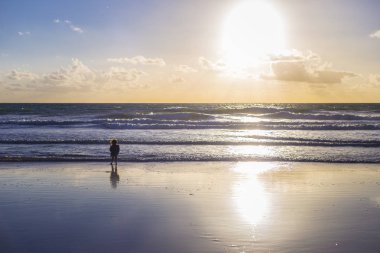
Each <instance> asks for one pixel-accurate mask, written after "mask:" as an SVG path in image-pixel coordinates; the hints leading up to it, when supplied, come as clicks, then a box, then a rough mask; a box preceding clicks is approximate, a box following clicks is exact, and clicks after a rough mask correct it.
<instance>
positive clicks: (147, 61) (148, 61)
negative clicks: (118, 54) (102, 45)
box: [107, 55, 166, 67]
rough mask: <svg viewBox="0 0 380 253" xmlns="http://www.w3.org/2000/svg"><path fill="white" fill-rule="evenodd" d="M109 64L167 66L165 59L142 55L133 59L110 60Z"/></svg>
mask: <svg viewBox="0 0 380 253" xmlns="http://www.w3.org/2000/svg"><path fill="white" fill-rule="evenodd" d="M107 61H108V62H113V63H127V64H134V65H137V64H141V65H156V66H160V67H163V66H165V65H166V63H165V61H164V59H162V58H146V57H145V56H142V55H137V56H134V57H132V58H128V57H124V58H108V59H107Z"/></svg>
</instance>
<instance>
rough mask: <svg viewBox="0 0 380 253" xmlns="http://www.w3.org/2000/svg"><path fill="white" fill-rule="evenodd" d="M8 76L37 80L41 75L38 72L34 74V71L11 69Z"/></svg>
mask: <svg viewBox="0 0 380 253" xmlns="http://www.w3.org/2000/svg"><path fill="white" fill-rule="evenodd" d="M6 77H7V78H8V79H10V80H17V81H19V80H30V81H33V80H37V79H38V78H39V76H38V75H37V74H34V73H32V72H26V71H18V70H11V71H10V72H9V73H8V74H7V75H6Z"/></svg>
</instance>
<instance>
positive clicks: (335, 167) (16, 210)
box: [0, 162, 380, 252]
mask: <svg viewBox="0 0 380 253" xmlns="http://www.w3.org/2000/svg"><path fill="white" fill-rule="evenodd" d="M0 192H1V194H0V252H379V250H380V207H379V205H380V165H378V164H345V163H335V164H334V163H294V162H293V163H291V162H169V163H164V162H163V163H153V162H152V163H119V165H118V168H117V171H116V172H115V170H113V173H112V168H111V166H110V165H108V164H106V163H99V162H93V163H91V162H85V163H84V162H82V163H77V162H73V163H68V162H66V163H49V162H44V163H37V162H36V163H16V162H15V163H6V162H5V163H1V164H0Z"/></svg>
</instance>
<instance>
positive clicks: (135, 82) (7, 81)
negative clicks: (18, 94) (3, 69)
mask: <svg viewBox="0 0 380 253" xmlns="http://www.w3.org/2000/svg"><path fill="white" fill-rule="evenodd" d="M145 75H147V74H146V73H145V72H143V71H140V70H137V69H135V68H133V69H125V68H121V67H110V68H109V69H108V70H107V71H95V70H92V69H90V68H89V67H88V66H86V65H85V64H83V63H82V62H81V61H80V60H79V59H76V58H74V59H72V61H71V64H70V65H69V66H67V67H65V68H60V69H59V70H56V71H52V72H50V73H47V74H36V73H32V72H28V71H19V70H11V71H10V72H8V73H7V74H5V75H4V76H2V77H0V81H1V84H2V86H3V87H4V88H5V89H8V90H18V91H21V90H35V91H52V90H72V91H80V90H83V91H85V90H102V89H103V88H107V87H110V86H111V87H119V88H124V87H133V88H136V87H140V86H141V87H142V86H146V85H141V84H140V83H139V81H140V79H141V77H142V76H145Z"/></svg>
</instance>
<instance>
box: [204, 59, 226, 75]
mask: <svg viewBox="0 0 380 253" xmlns="http://www.w3.org/2000/svg"><path fill="white" fill-rule="evenodd" d="M198 63H199V66H200V67H201V68H202V69H204V70H207V71H213V72H221V71H223V70H225V69H226V64H225V63H223V62H221V61H217V62H212V61H210V60H208V59H206V58H205V57H199V59H198Z"/></svg>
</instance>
